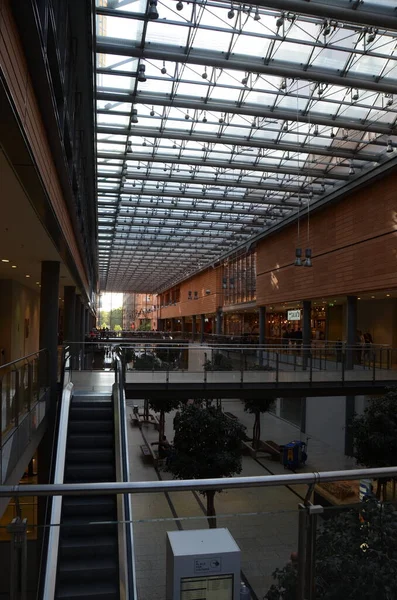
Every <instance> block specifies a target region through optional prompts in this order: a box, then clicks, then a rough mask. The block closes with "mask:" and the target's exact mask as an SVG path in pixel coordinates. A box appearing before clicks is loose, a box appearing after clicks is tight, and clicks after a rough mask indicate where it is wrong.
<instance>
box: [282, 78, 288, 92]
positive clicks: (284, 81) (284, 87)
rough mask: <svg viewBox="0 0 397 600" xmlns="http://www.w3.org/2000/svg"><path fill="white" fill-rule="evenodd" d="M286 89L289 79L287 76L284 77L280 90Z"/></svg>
mask: <svg viewBox="0 0 397 600" xmlns="http://www.w3.org/2000/svg"><path fill="white" fill-rule="evenodd" d="M286 89H287V79H286V78H285V77H283V78H282V80H281V84H280V90H286Z"/></svg>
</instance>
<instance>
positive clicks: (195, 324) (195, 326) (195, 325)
mask: <svg viewBox="0 0 397 600" xmlns="http://www.w3.org/2000/svg"><path fill="white" fill-rule="evenodd" d="M196 332H197V317H196V315H192V340H193V341H194V338H195V335H196Z"/></svg>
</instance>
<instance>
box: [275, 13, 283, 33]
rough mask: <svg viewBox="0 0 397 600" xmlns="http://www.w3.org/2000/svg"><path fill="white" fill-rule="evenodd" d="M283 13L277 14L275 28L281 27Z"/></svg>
mask: <svg viewBox="0 0 397 600" xmlns="http://www.w3.org/2000/svg"><path fill="white" fill-rule="evenodd" d="M284 18H285V17H284V13H283V14H282V15H280V16H279V18H278V19H277V21H276V27H277V29H280V27H282V26H283V25H284Z"/></svg>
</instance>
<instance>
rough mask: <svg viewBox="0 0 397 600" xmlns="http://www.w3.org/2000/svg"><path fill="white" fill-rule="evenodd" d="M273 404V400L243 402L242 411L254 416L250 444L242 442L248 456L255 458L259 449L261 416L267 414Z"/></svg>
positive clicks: (248, 400) (261, 399) (247, 400)
mask: <svg viewBox="0 0 397 600" xmlns="http://www.w3.org/2000/svg"><path fill="white" fill-rule="evenodd" d="M273 404H274V398H258V399H255V398H254V399H250V398H247V399H245V400H244V410H245V411H246V412H249V413H251V414H253V415H254V426H253V429H252V444H251V445H250V444H249V443H248V442H244V443H245V444H246V446H247V447H248V450H249V452H250V454H253V455H255V456H256V453H257V451H258V450H260V449H261V414H262V413H266V412H269V410H270V409H271V408H272V406H273Z"/></svg>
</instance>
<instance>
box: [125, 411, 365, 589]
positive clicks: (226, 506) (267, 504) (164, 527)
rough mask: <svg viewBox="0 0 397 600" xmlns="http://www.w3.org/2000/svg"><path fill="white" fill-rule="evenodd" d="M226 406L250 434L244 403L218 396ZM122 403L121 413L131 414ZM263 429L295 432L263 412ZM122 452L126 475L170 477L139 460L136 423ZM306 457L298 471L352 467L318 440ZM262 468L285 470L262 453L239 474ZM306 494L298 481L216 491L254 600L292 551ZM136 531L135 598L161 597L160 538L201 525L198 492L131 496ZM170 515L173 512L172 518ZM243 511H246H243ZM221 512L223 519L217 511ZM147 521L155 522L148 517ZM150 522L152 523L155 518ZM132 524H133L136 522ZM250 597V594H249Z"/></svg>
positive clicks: (286, 436) (222, 523)
mask: <svg viewBox="0 0 397 600" xmlns="http://www.w3.org/2000/svg"><path fill="white" fill-rule="evenodd" d="M223 406H224V409H225V410H226V411H230V412H232V413H233V414H235V415H236V416H237V417H238V418H239V419H240V420H241V421H242V422H243V423H244V424H245V425H246V426H247V427H248V430H249V431H250V430H251V428H252V421H253V417H252V416H251V415H249V414H247V413H245V412H244V409H243V404H242V403H241V402H240V401H237V400H229V401H228V400H224V401H223ZM131 410H132V409H131V407H128V412H131ZM172 421H173V415H172V414H170V415H167V419H166V433H167V437H168V439H171V440H172V438H173V431H172ZM264 423H265V424H264V427H265V428H266V429H267V428H269V430H271V431H272V439H274V440H275V441H276V442H280V443H281V442H285V441H286V440H291V439H295V438H296V437H298V435H299V432H298V430H297V429H296V428H295V427H294V426H293V425H290V424H289V423H286V422H285V421H282V420H280V419H277V418H276V417H274V416H273V415H270V414H267V415H265V422H264ZM145 435H146V437H147V438H148V439H149V441H156V439H158V438H157V436H158V433H157V432H156V431H155V430H154V427H153V426H147V427H145ZM128 436H129V455H130V470H131V473H130V475H131V480H135V481H139V480H141V481H142V480H156V479H158V477H161V478H163V479H167V478H169V477H170V475H169V474H168V473H166V472H163V471H160V472H159V473H158V474H157V473H156V471H155V469H154V468H153V467H152V466H151V465H148V464H146V463H145V462H144V461H143V457H142V455H141V451H140V448H139V446H140V445H141V444H142V436H141V433H140V431H139V428H138V427H136V426H130V425H129V429H128ZM309 457H310V460H309V462H308V465H307V467H306V468H305V469H304V470H305V471H308V472H310V471H319V470H328V469H339V468H349V467H353V466H354V463H353V461H349V459H346V458H345V457H344V456H337V455H336V454H335V452H334V451H331V449H330V448H328V447H327V446H326V445H325V444H323V443H322V442H320V441H319V440H315V439H311V440H310V447H309ZM262 465H264V466H265V467H267V468H268V469H269V470H270V471H271V472H273V473H281V474H283V473H285V470H284V468H283V466H282V465H281V464H279V463H277V462H272V461H270V460H269V459H268V458H266V457H263V458H260V460H259V462H256V461H254V460H253V459H252V458H250V457H246V456H244V457H243V471H242V475H244V476H254V475H266V474H269V471H267V470H266V469H265V468H264V467H263V466H262ZM294 492H296V494H298V495H301V496H302V495H303V496H304V495H305V493H306V488H305V486H294V490H293V491H292V490H291V489H288V488H286V487H274V488H273V487H272V488H262V489H260V488H255V489H250V490H231V491H229V492H223V493H221V494H217V497H216V500H215V504H216V510H217V514H218V526H219V527H228V528H229V530H230V531H231V533H232V535H233V536H234V537H235V539H236V541H237V543H238V545H239V546H240V548H241V551H242V570H243V572H244V575H245V576H246V577H247V579H248V581H249V583H250V585H251V586H252V588H253V590H254V592H255V594H256V597H257V598H258V599H260V600H262V597H263V595H264V594H265V593H266V591H267V590H268V589H269V587H270V585H271V583H272V577H271V574H272V572H273V571H274V569H275V568H276V567H281V566H283V565H284V564H285V562H286V561H288V559H289V556H290V553H291V551H293V550H296V549H297V534H298V527H297V506H298V503H299V502H300V501H301V498H299V497H298V495H296V494H295V493H294ZM131 502H132V515H133V519H134V521H135V523H134V536H135V552H136V554H135V556H136V572H137V585H138V598H139V600H152V599H153V598H156V599H158V600H164V599H165V535H166V532H167V531H173V530H175V529H176V528H177V527H178V526H179V527H182V528H183V529H201V528H207V527H208V524H207V520H206V518H205V516H204V513H203V510H202V503H203V502H205V499H204V497H202V496H200V495H197V494H193V493H191V492H183V493H178V492H174V493H171V494H169V495H168V496H166V495H164V494H146V495H145V494H140V495H134V496H132V497H131ZM173 513H174V516H175V513H176V515H177V516H178V517H180V521H179V523H178V522H176V521H175V520H173ZM247 513H248V514H247ZM222 515H225V516H222ZM153 519H155V520H154V521H153ZM156 519H157V520H156ZM137 521H139V522H137ZM254 600H255V596H254Z"/></svg>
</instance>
